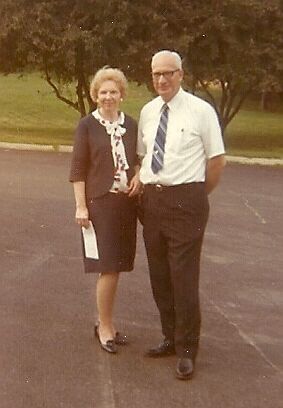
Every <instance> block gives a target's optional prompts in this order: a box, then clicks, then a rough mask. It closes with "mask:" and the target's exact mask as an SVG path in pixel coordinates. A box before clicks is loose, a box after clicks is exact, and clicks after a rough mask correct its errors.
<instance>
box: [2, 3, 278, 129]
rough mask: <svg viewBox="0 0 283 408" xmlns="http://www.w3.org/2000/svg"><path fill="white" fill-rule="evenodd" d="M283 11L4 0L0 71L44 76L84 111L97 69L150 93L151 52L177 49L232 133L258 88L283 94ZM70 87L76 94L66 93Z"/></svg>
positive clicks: (271, 6) (252, 6)
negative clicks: (112, 71)
mask: <svg viewBox="0 0 283 408" xmlns="http://www.w3.org/2000/svg"><path fill="white" fill-rule="evenodd" d="M282 10H283V9H282V2H280V0H212V1H211V2H207V1H205V0H190V1H187V0H171V1H170V2H164V0H156V1H155V2H154V3H153V2H152V1H150V0H144V1H143V2H141V1H140V0H109V1H108V2H107V4H105V1H104V0H50V1H47V0H45V1H43V0H39V1H34V0H7V1H6V2H5V3H3V5H0V17H1V21H2V27H3V29H2V31H1V33H0V61H1V62H0V71H2V72H5V73H9V72H15V71H22V70H25V69H27V67H32V68H33V69H38V70H40V71H41V72H42V73H43V75H44V77H45V79H46V80H47V82H48V83H49V85H50V86H51V87H52V88H53V90H54V92H55V94H56V96H57V97H58V98H59V99H61V100H62V101H63V102H65V103H67V104H68V105H69V106H71V107H73V108H75V109H76V110H77V111H79V112H80V113H81V115H85V113H86V112H87V111H89V110H91V109H92V108H93V102H92V101H91V98H90V95H89V78H90V76H91V75H93V73H94V72H95V71H96V70H97V69H98V68H100V67H101V66H103V65H106V64H109V65H112V66H117V67H119V68H121V69H122V70H123V71H124V72H125V74H126V75H127V77H128V78H129V79H132V80H135V81H137V82H138V83H147V84H148V86H149V87H150V83H151V78H150V59H151V56H152V54H153V53H154V52H156V51H157V50H160V49H164V48H165V49H174V50H176V51H178V52H180V54H181V55H182V56H183V57H184V65H185V67H186V68H187V70H188V72H189V73H190V83H191V85H192V90H193V92H195V91H196V90H198V89H200V90H201V91H202V92H203V93H205V95H206V97H207V98H208V100H209V101H210V102H211V103H212V105H213V106H214V107H215V109H216V111H217V113H218V116H219V120H220V123H221V126H222V129H223V130H225V129H226V127H227V125H228V124H229V122H230V121H231V120H232V119H233V117H234V116H235V115H236V114H237V112H238V111H239V109H240V108H241V106H242V104H243V102H244V101H245V99H246V98H247V96H248V95H249V93H251V92H252V91H254V90H257V91H265V92H268V91H269V90H270V89H276V90H278V91H281V92H282V88H281V84H282V73H283V47H282V45H283V44H282V41H283V40H282V39H283V35H282V34H283V32H282V31H283V28H282V27H283V17H282V16H283V12H282ZM11 16H12V17H11ZM69 83H75V84H76V91H75V95H73V97H69V96H66V93H64V89H65V86H66V85H68V84H69ZM212 85H214V86H215V87H217V89H218V92H213V90H212Z"/></svg>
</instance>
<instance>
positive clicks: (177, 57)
mask: <svg viewBox="0 0 283 408" xmlns="http://www.w3.org/2000/svg"><path fill="white" fill-rule="evenodd" d="M162 55H168V56H169V55H170V56H172V57H173V58H174V60H175V62H176V67H177V68H178V69H182V58H181V57H180V55H179V54H178V53H177V52H175V51H169V50H162V51H158V52H157V53H156V54H154V55H153V57H152V60H151V66H152V65H153V64H154V61H155V59H156V58H157V57H160V56H162Z"/></svg>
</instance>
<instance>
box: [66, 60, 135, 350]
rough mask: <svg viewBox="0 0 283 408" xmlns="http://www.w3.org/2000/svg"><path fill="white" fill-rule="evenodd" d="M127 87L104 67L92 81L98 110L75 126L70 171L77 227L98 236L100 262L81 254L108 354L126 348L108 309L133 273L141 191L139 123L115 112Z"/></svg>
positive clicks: (114, 71) (97, 331) (121, 77)
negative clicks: (124, 277) (91, 276)
mask: <svg viewBox="0 0 283 408" xmlns="http://www.w3.org/2000/svg"><path fill="white" fill-rule="evenodd" d="M126 87H127V81H126V78H125V76H124V74H123V73H122V71H120V70H119V69H114V68H108V67H107V68H102V69H100V70H99V71H98V72H97V73H96V75H95V76H94V78H93V80H92V82H91V85H90V94H91V98H92V100H93V101H94V102H96V103H97V106H98V108H97V109H96V110H95V111H93V112H92V113H91V114H89V115H87V116H85V117H84V118H82V119H81V120H80V122H79V124H78V127H77V130H76V134H75V142H74V149H73V157H72V164H71V172H70V181H71V182H72V183H73V187H74V194H75V201H76V222H77V223H78V224H79V225H80V226H81V227H83V228H88V227H89V225H90V221H91V222H92V224H93V227H94V230H95V233H96V237H97V247H98V259H92V258H87V257H86V256H85V251H84V267H85V272H94V273H98V274H99V276H98V280H97V285H96V301H97V310H98V322H99V323H98V324H97V325H96V326H95V335H96V337H97V338H98V340H99V342H100V345H101V347H102V348H103V349H104V350H106V351H108V352H110V353H116V352H117V344H126V336H122V335H121V334H119V332H117V331H116V328H115V327H114V323H113V319H112V310H113V305H114V299H115V293H116V288H117V284H118V279H119V273H120V272H122V271H131V270H132V269H133V263H134V256H135V249H136V222H137V218H136V195H137V194H138V192H139V187H140V182H139V175H138V172H139V166H138V164H137V156H136V140H137V124H136V122H135V121H134V120H133V119H132V118H131V117H130V116H128V115H125V114H124V113H123V112H121V111H120V110H119V106H120V102H121V101H122V100H123V98H124V96H125V93H126Z"/></svg>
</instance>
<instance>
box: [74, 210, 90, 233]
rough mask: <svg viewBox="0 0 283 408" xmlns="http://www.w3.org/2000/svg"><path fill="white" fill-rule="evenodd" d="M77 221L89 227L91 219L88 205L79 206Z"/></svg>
mask: <svg viewBox="0 0 283 408" xmlns="http://www.w3.org/2000/svg"><path fill="white" fill-rule="evenodd" d="M76 223H77V224H79V225H80V226H81V227H85V228H88V226H89V219H88V209H87V208H86V207H77V209H76Z"/></svg>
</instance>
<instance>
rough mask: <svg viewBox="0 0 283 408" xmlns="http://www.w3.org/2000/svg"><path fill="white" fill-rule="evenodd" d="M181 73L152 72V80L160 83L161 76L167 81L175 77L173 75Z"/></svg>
mask: <svg viewBox="0 0 283 408" xmlns="http://www.w3.org/2000/svg"><path fill="white" fill-rule="evenodd" d="M177 71H180V70H179V69H175V70H174V71H165V72H152V73H151V75H152V78H153V79H154V80H155V81H158V80H159V79H160V78H161V76H163V77H164V78H165V79H171V78H172V77H173V75H174V74H175V72H177Z"/></svg>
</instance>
